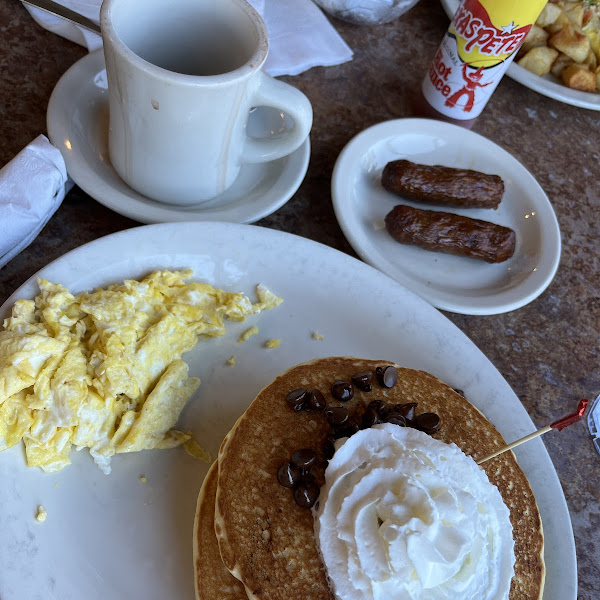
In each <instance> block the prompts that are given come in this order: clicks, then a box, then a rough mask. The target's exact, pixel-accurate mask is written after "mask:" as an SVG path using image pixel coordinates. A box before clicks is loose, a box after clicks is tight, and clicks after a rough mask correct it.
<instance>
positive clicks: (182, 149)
mask: <svg viewBox="0 0 600 600" xmlns="http://www.w3.org/2000/svg"><path fill="white" fill-rule="evenodd" d="M100 25H101V28H102V39H103V42H104V56H105V60H106V72H107V77H108V95H109V109H110V125H109V155H110V160H111V163H112V165H113V167H114V168H115V170H116V171H117V173H118V174H119V175H120V177H121V178H122V179H123V180H124V181H125V182H126V183H127V184H128V185H129V186H130V187H132V188H133V189H135V190H136V191H138V192H140V193H141V194H143V195H145V196H147V197H149V198H152V199H154V200H158V201H160V202H165V203H168V204H178V205H190V204H197V203H199V202H202V201H205V200H208V199H212V198H215V197H217V196H218V195H219V194H221V193H222V192H224V191H225V190H226V189H227V188H228V187H229V186H231V185H232V184H233V182H234V181H235V179H236V177H237V175H238V173H239V170H240V167H241V166H242V165H243V164H245V163H257V162H266V161H271V160H275V159H277V158H281V157H283V156H286V155H288V154H290V153H291V152H293V151H294V150H296V149H297V148H299V147H300V145H301V144H302V143H303V142H304V141H305V140H306V138H307V137H308V134H309V132H310V128H311V125H312V108H311V105H310V102H309V101H308V99H307V98H306V96H305V95H304V94H302V93H301V92H300V91H299V90H297V89H295V88H294V87H292V86H290V85H287V84H285V83H283V82H281V81H277V80H275V79H273V78H272V77H269V76H268V75H267V74H265V73H264V72H263V71H262V70H261V68H262V65H263V63H264V61H265V59H266V57H267V52H268V39H267V31H266V28H265V25H264V23H263V21H262V19H261V18H260V16H259V15H258V13H257V12H256V11H255V10H254V9H253V8H252V7H251V6H250V5H249V4H248V3H247V2H245V0H104V2H103V4H102V9H101V13H100ZM256 106H268V107H273V108H276V109H277V110H279V111H282V112H283V113H285V114H287V115H289V116H290V117H291V118H292V119H293V121H294V125H293V127H292V128H291V129H289V130H286V131H285V132H284V133H282V134H280V135H278V136H273V137H270V138H263V139H259V138H253V137H250V136H248V135H247V134H246V124H247V120H248V116H249V113H250V110H251V109H252V108H253V107H256Z"/></svg>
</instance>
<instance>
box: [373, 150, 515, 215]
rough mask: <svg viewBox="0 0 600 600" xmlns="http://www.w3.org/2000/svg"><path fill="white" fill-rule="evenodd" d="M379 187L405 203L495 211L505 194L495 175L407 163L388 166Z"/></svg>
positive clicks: (502, 185) (395, 161) (501, 183)
mask: <svg viewBox="0 0 600 600" xmlns="http://www.w3.org/2000/svg"><path fill="white" fill-rule="evenodd" d="M381 183H382V185H383V187H384V188H385V189H386V190H388V191H390V192H394V193H395V194H399V195H401V196H403V197H404V198H406V199H407V200H414V201H415V202H424V203H426V204H438V205H440V206H459V207H461V208H498V204H500V200H502V195H503V194H504V182H503V181H502V179H501V178H500V177H499V176H498V175H487V174H485V173H479V172H478V171H471V170H469V169H454V168H452V167H442V166H439V165H437V166H433V167H430V166H428V165H419V164H416V163H413V162H410V161H409V160H394V161H392V162H390V163H388V164H387V165H386V166H385V167H384V169H383V173H382V176H381Z"/></svg>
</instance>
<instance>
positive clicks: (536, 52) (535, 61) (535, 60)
mask: <svg viewBox="0 0 600 600" xmlns="http://www.w3.org/2000/svg"><path fill="white" fill-rule="evenodd" d="M557 56H558V50H555V49H554V48H548V47H546V46H537V47H535V48H532V49H531V50H530V51H529V52H528V53H527V54H526V55H525V56H524V57H523V58H521V59H520V60H519V61H518V64H519V66H521V67H524V68H525V69H527V70H528V71H531V72H532V73H535V74H536V75H539V76H540V77H542V76H543V75H546V74H547V73H549V72H550V68H551V67H552V63H553V62H554V61H555V60H556V57H557Z"/></svg>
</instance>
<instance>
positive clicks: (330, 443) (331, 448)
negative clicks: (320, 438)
mask: <svg viewBox="0 0 600 600" xmlns="http://www.w3.org/2000/svg"><path fill="white" fill-rule="evenodd" d="M336 439H337V438H336V437H335V435H328V436H327V437H326V438H325V443H324V444H323V456H324V457H325V459H326V460H329V459H330V458H332V457H333V455H334V454H335V445H334V444H335V440H336Z"/></svg>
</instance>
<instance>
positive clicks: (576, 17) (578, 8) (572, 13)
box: [565, 2, 585, 27]
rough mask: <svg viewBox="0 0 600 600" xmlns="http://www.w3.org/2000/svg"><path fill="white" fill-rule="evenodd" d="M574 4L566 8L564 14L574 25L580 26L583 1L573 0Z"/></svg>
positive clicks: (583, 9) (581, 23)
mask: <svg viewBox="0 0 600 600" xmlns="http://www.w3.org/2000/svg"><path fill="white" fill-rule="evenodd" d="M572 4H573V5H574V6H572V7H571V8H567V9H566V10H565V14H566V15H567V17H568V18H569V21H571V23H573V25H575V27H581V26H582V25H583V13H584V11H585V8H584V6H583V2H574V3H572Z"/></svg>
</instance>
